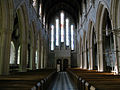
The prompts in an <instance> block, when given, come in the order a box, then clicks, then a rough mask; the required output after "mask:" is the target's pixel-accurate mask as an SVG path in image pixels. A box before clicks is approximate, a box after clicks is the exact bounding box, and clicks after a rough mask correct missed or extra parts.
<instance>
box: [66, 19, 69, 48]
mask: <svg viewBox="0 0 120 90" xmlns="http://www.w3.org/2000/svg"><path fill="white" fill-rule="evenodd" d="M66 46H69V19H66Z"/></svg>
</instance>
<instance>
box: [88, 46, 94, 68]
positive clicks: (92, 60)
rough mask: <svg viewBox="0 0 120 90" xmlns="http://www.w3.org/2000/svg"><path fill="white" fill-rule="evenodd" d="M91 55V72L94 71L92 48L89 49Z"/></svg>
mask: <svg viewBox="0 0 120 90" xmlns="http://www.w3.org/2000/svg"><path fill="white" fill-rule="evenodd" d="M89 55H90V63H89V64H90V65H89V66H90V67H89V69H90V70H93V56H92V47H90V48H89Z"/></svg>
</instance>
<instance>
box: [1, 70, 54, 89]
mask: <svg viewBox="0 0 120 90" xmlns="http://www.w3.org/2000/svg"><path fill="white" fill-rule="evenodd" d="M55 74H56V70H52V69H41V70H31V71H28V72H18V73H13V74H10V75H7V76H0V90H47V87H48V85H49V83H50V82H51V80H52V78H53V77H54V75H55Z"/></svg>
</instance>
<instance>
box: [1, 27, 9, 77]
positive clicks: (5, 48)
mask: <svg viewBox="0 0 120 90" xmlns="http://www.w3.org/2000/svg"><path fill="white" fill-rule="evenodd" d="M7 30H8V29H6V31H1V32H0V75H8V74H9V61H10V45H11V32H10V31H7Z"/></svg>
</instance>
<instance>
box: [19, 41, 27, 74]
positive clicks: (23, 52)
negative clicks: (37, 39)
mask: <svg viewBox="0 0 120 90" xmlns="http://www.w3.org/2000/svg"><path fill="white" fill-rule="evenodd" d="M20 49H21V50H20V71H21V72H26V71H27V69H26V68H27V41H25V40H23V41H22V43H21V48H20Z"/></svg>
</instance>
